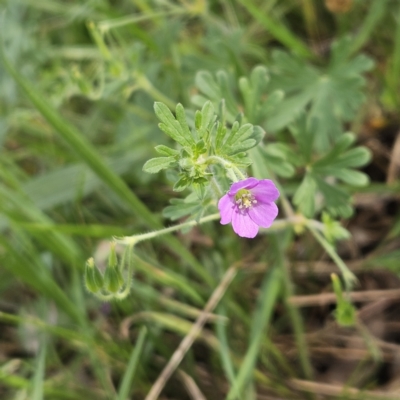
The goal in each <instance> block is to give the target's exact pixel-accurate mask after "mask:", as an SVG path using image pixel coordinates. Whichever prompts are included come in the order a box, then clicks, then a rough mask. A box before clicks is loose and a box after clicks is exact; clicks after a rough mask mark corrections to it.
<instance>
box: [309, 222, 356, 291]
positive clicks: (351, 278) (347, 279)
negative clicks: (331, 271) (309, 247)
mask: <svg viewBox="0 0 400 400" xmlns="http://www.w3.org/2000/svg"><path fill="white" fill-rule="evenodd" d="M306 226H307V228H308V229H309V231H310V232H311V233H312V235H313V236H314V237H315V239H317V241H318V242H319V244H320V245H321V246H322V247H323V248H324V249H325V251H326V252H327V253H328V254H329V256H330V257H331V259H332V260H333V261H334V262H335V264H336V265H337V266H338V267H339V269H340V271H341V272H342V274H343V279H344V283H345V285H346V289H347V290H348V291H349V290H351V288H352V287H353V286H354V284H355V283H356V282H357V278H356V276H355V275H354V274H353V273H352V272H351V271H350V270H349V268H348V267H347V265H346V264H345V263H344V261H343V260H342V259H341V258H340V256H339V254H338V253H337V252H336V250H335V248H334V247H333V246H332V245H331V244H330V243H329V242H328V241H327V240H326V239H325V238H324V237H323V236H322V235H321V234H320V233H319V232H318V231H317V229H316V228H315V226H313V225H312V224H310V223H309V222H308V221H307V223H306Z"/></svg>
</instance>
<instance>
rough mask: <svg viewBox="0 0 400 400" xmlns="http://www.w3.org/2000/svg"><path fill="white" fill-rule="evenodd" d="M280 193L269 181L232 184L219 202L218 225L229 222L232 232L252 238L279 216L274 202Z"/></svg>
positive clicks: (253, 180)
mask: <svg viewBox="0 0 400 400" xmlns="http://www.w3.org/2000/svg"><path fill="white" fill-rule="evenodd" d="M278 197H279V191H278V189H277V188H276V186H275V184H274V183H273V182H272V181H271V180H269V179H261V180H259V179H256V178H247V179H244V180H243V181H240V182H236V183H233V184H232V186H231V188H230V190H229V192H228V193H227V194H226V195H225V196H223V197H222V198H221V199H220V201H219V202H218V209H219V212H220V214H221V224H222V225H226V224H229V223H230V222H232V227H233V230H234V232H235V233H237V234H238V235H239V236H241V237H247V238H254V237H255V236H256V235H257V233H258V228H259V227H262V228H269V227H270V226H271V224H272V222H273V221H274V219H275V218H276V216H277V215H278V207H277V206H276V204H275V203H274V201H275V200H276V199H277V198H278Z"/></svg>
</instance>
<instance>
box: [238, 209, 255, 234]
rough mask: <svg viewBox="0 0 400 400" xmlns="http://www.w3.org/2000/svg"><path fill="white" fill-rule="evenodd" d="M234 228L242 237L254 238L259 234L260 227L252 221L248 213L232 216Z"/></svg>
mask: <svg viewBox="0 0 400 400" xmlns="http://www.w3.org/2000/svg"><path fill="white" fill-rule="evenodd" d="M232 227H233V230H234V232H235V233H237V234H238V235H239V236H241V237H246V238H253V237H255V236H256V235H257V233H258V225H257V224H256V223H255V222H253V221H252V220H251V218H250V217H249V215H248V214H247V213H246V214H242V213H240V212H234V213H233V215H232Z"/></svg>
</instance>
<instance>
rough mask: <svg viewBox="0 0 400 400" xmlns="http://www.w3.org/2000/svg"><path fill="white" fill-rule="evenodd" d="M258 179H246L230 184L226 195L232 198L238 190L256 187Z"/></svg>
mask: <svg viewBox="0 0 400 400" xmlns="http://www.w3.org/2000/svg"><path fill="white" fill-rule="evenodd" d="M258 182H259V181H258V179H256V178H247V179H244V180H243V181H240V182H235V183H233V184H232V186H231V188H230V189H229V192H228V194H229V195H230V196H234V195H235V194H236V193H237V191H238V190H240V189H251V188H253V187H254V186H256V185H257V183H258Z"/></svg>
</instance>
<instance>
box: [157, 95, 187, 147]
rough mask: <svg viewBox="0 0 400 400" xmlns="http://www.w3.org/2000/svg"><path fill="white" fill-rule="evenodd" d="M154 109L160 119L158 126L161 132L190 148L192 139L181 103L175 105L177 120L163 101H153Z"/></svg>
mask: <svg viewBox="0 0 400 400" xmlns="http://www.w3.org/2000/svg"><path fill="white" fill-rule="evenodd" d="M154 111H155V113H156V115H157V117H158V119H159V120H160V121H161V123H160V124H159V127H160V129H161V130H162V131H163V132H165V133H166V134H167V135H168V136H169V137H171V138H172V139H173V140H175V141H176V142H177V143H179V144H180V145H181V146H183V147H185V148H189V149H190V148H191V146H192V145H194V139H193V137H192V134H191V132H190V130H189V128H188V126H187V123H186V119H185V117H184V115H183V114H184V112H183V107H182V105H181V104H178V105H177V106H176V111H177V115H178V118H179V121H178V120H176V119H175V117H174V116H173V114H172V112H171V111H170V109H169V108H168V107H167V106H166V105H165V104H164V103H161V102H155V103H154Z"/></svg>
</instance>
